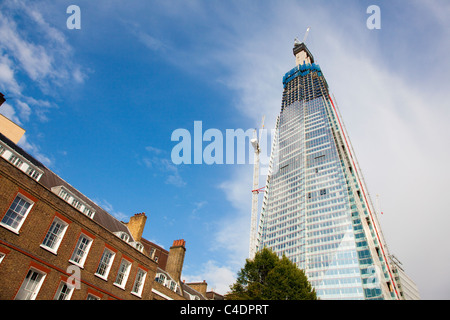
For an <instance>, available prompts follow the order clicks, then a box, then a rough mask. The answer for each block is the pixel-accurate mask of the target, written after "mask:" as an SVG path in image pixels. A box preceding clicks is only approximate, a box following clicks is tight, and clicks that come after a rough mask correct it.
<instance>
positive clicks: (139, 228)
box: [126, 212, 147, 241]
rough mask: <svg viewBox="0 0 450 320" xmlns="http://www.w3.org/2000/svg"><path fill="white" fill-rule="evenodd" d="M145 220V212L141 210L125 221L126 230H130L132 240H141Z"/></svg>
mask: <svg viewBox="0 0 450 320" xmlns="http://www.w3.org/2000/svg"><path fill="white" fill-rule="evenodd" d="M146 221H147V216H146V215H145V212H142V213H136V214H135V215H134V216H132V217H131V218H130V221H129V222H128V223H126V225H127V226H128V230H130V233H131V235H132V236H133V238H134V241H141V238H142V233H143V232H144V227H145V222H146Z"/></svg>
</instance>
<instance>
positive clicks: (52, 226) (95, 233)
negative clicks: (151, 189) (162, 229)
mask: <svg viewBox="0 0 450 320" xmlns="http://www.w3.org/2000/svg"><path fill="white" fill-rule="evenodd" d="M0 132H1V128H0ZM146 219H147V217H146V215H145V213H137V214H135V215H134V216H132V217H131V218H130V220H129V222H127V223H125V222H121V221H119V220H117V219H116V218H115V217H113V216H112V215H110V214H109V213H108V212H106V211H105V210H104V209H102V208H101V207H100V206H98V205H97V204H96V203H95V202H93V201H91V200H90V199H89V198H87V197H86V196H85V195H83V194H82V193H81V192H79V191H78V190H76V189H75V188H74V187H72V186H71V185H70V184H68V183H67V182H65V181H64V180H63V179H62V178H60V177H59V176H58V175H56V174H55V173H54V172H52V171H51V170H49V169H48V168H47V167H45V166H44V165H43V164H42V163H40V162H39V161H37V160H36V159H35V158H33V157H32V156H31V155H29V154H28V153H27V152H25V151H24V150H23V149H22V148H20V147H19V146H17V145H16V144H15V143H14V142H12V141H11V140H10V139H9V138H7V137H6V136H5V135H3V134H2V133H0V299H3V300H12V299H38V300H51V299H73V300H85V299H101V300H109V299H112V300H139V299H143V300H151V299H155V300H172V299H173V300H186V299H207V295H206V291H205V292H203V291H202V290H200V291H201V292H199V291H198V290H196V288H197V289H198V287H195V285H193V286H190V285H189V284H185V283H184V282H182V281H181V278H180V277H181V272H182V268H183V261H184V256H185V252H186V242H185V241H184V240H175V241H174V243H173V246H172V247H171V248H170V250H169V251H167V250H165V249H163V248H162V247H160V246H158V245H156V244H154V243H152V242H150V241H148V240H146V239H144V238H142V234H143V231H144V227H145V222H146Z"/></svg>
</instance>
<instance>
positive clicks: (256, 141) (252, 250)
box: [249, 116, 265, 260]
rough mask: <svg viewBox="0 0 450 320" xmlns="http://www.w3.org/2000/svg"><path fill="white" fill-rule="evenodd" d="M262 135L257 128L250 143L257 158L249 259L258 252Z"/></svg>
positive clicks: (254, 171) (255, 160)
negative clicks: (257, 230)
mask: <svg viewBox="0 0 450 320" xmlns="http://www.w3.org/2000/svg"><path fill="white" fill-rule="evenodd" d="M264 119H265V116H263V118H262V124H261V129H263V128H264ZM260 136H261V132H260V134H259V137H258V134H257V130H256V129H255V131H254V132H253V138H252V139H251V140H250V143H251V144H252V146H253V149H254V150H255V159H254V167H253V189H252V216H251V224H250V245H249V259H250V260H252V259H253V258H254V257H255V253H256V227H257V226H256V219H257V216H258V194H259V192H260V191H261V189H263V188H258V185H259V154H260V152H261V149H260V146H259V138H260Z"/></svg>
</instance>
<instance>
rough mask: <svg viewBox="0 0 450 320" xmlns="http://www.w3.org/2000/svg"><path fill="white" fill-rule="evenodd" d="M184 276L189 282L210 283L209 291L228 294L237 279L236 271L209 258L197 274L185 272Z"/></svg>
mask: <svg viewBox="0 0 450 320" xmlns="http://www.w3.org/2000/svg"><path fill="white" fill-rule="evenodd" d="M182 278H183V279H185V280H186V282H187V283H189V282H200V281H203V280H205V281H206V282H207V283H208V289H207V290H208V291H214V292H216V293H219V294H226V293H227V292H228V291H229V289H230V285H231V284H232V283H233V282H234V281H235V272H234V271H233V270H231V269H230V268H229V267H227V266H219V265H218V262H217V261H213V260H209V261H207V262H206V263H204V264H203V265H202V266H201V267H200V268H199V270H197V272H196V273H195V274H183V275H182Z"/></svg>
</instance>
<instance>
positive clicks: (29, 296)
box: [14, 268, 47, 300]
mask: <svg viewBox="0 0 450 320" xmlns="http://www.w3.org/2000/svg"><path fill="white" fill-rule="evenodd" d="M35 275H37V276H38V277H40V278H39V279H38V280H37V281H36V279H33V276H35ZM46 276H47V274H46V273H44V272H42V271H40V270H38V269H35V268H30V269H29V270H28V272H27V275H26V276H25V279H24V280H23V282H22V285H21V286H20V289H19V291H18V292H17V294H16V297H15V298H14V300H35V299H36V296H37V295H38V293H39V290H40V289H41V286H42V283H43V282H44V279H45V277H46ZM22 295H23V296H22Z"/></svg>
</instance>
